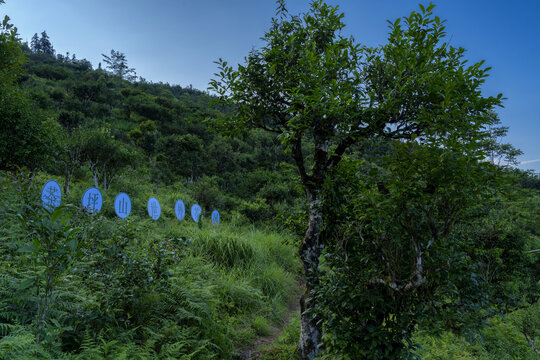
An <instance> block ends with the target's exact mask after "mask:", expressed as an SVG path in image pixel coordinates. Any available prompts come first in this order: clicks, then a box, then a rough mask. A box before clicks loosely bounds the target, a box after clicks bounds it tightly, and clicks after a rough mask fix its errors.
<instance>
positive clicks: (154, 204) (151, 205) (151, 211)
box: [147, 197, 161, 220]
mask: <svg viewBox="0 0 540 360" xmlns="http://www.w3.org/2000/svg"><path fill="white" fill-rule="evenodd" d="M147 209H148V215H150V217H151V218H152V219H153V220H157V219H159V217H160V216H161V205H159V201H158V199H156V198H155V197H151V198H150V199H148V204H147Z"/></svg>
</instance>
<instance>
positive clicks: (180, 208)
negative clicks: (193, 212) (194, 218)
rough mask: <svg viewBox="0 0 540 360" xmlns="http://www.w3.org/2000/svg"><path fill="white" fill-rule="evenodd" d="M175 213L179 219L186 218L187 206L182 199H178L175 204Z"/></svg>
mask: <svg viewBox="0 0 540 360" xmlns="http://www.w3.org/2000/svg"><path fill="white" fill-rule="evenodd" d="M174 213H175V214H176V218H177V219H178V220H180V221H182V220H184V217H185V216H186V206H185V205H184V202H183V201H182V200H178V201H177V202H176V204H175V205H174Z"/></svg>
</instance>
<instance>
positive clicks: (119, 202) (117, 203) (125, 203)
mask: <svg viewBox="0 0 540 360" xmlns="http://www.w3.org/2000/svg"><path fill="white" fill-rule="evenodd" d="M114 211H115V212H116V215H118V217H119V218H120V219H125V218H127V217H128V216H129V214H130V213H131V199H130V198H129V195H128V194H126V193H120V194H118V195H116V198H115V199H114Z"/></svg>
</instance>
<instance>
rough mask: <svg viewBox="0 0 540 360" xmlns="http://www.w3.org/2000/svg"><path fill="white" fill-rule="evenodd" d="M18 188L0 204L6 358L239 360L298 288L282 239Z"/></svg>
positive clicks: (0, 328) (8, 185) (2, 351)
mask: <svg viewBox="0 0 540 360" xmlns="http://www.w3.org/2000/svg"><path fill="white" fill-rule="evenodd" d="M38 181H39V180H38ZM16 185H17V184H16V183H12V182H10V181H4V182H3V183H2V189H1V190H2V195H1V199H0V218H1V223H2V226H1V227H0V253H1V257H0V266H2V268H3V269H4V271H3V273H2V275H1V276H0V359H14V360H20V359H201V360H202V359H204V360H207V359H233V358H235V357H237V355H235V349H236V348H239V347H240V346H242V345H243V346H245V345H247V344H250V342H252V341H253V339H254V338H256V337H257V335H258V334H261V333H265V332H267V331H268V328H269V324H272V323H277V322H278V321H279V320H280V319H281V318H282V317H283V316H284V314H285V313H286V311H287V304H288V303H289V302H290V301H291V299H292V297H293V296H294V293H295V291H296V289H295V287H296V283H297V282H296V279H295V278H296V276H297V274H298V273H299V270H300V267H299V263H298V260H297V259H296V257H295V253H296V252H295V251H294V249H293V248H292V246H291V245H287V244H290V243H291V242H290V240H289V239H285V238H284V237H282V236H279V235H277V234H275V233H270V232H264V231H260V230H256V229H254V228H253V227H250V226H242V225H234V224H227V222H226V221H223V222H222V223H221V224H220V225H218V226H212V225H211V224H210V222H209V221H207V220H206V219H203V223H202V224H195V223H193V221H190V220H188V219H187V217H186V219H185V220H184V221H182V222H179V221H178V220H177V219H176V218H174V214H172V211H164V216H163V218H162V219H160V220H159V221H152V220H149V219H147V218H146V217H144V216H143V215H141V214H140V211H134V213H133V214H132V215H130V217H129V218H128V219H127V220H120V219H117V218H115V217H113V216H111V214H110V211H104V212H103V213H101V214H97V215H95V216H90V215H88V214H85V213H83V212H82V211H81V210H80V209H79V208H78V207H77V206H73V207H67V208H63V207H62V208H58V209H57V210H55V211H54V212H52V211H46V210H44V209H43V208H41V205H40V204H39V194H38V191H37V190H30V189H27V190H26V191H21V189H20V188H18V187H17V186H16ZM82 188H83V184H75V185H74V186H73V189H72V192H71V194H70V196H68V197H67V199H66V200H65V201H70V200H71V202H73V203H76V202H75V201H74V200H75V199H74V198H75V197H76V194H79V193H82ZM104 195H105V196H104V197H105V201H104V207H105V206H109V207H110V205H111V204H109V202H111V198H112V194H104ZM180 195H181V194H180ZM180 195H179V194H177V193H173V194H172V195H167V196H165V197H164V198H165V199H167V201H169V200H170V202H172V200H174V199H173V198H175V197H176V196H180ZM169 198H170V199H169ZM133 202H134V204H135V203H138V204H140V203H142V201H141V200H140V199H133ZM47 226H48V227H47ZM36 229H37V230H36ZM47 229H49V230H51V229H52V230H54V231H52V230H51V231H48V230H47ZM59 230H62V231H59ZM44 244H45V245H47V244H48V246H49V247H48V248H47V247H45V245H44ZM62 244H64V245H62Z"/></svg>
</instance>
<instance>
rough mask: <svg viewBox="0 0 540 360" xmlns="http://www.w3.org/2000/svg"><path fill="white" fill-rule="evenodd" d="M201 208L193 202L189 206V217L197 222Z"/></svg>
mask: <svg viewBox="0 0 540 360" xmlns="http://www.w3.org/2000/svg"><path fill="white" fill-rule="evenodd" d="M201 213H202V209H201V207H200V206H199V205H198V204H195V205H193V206H192V207H191V217H192V218H193V221H195V222H199V217H200V216H201Z"/></svg>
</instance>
